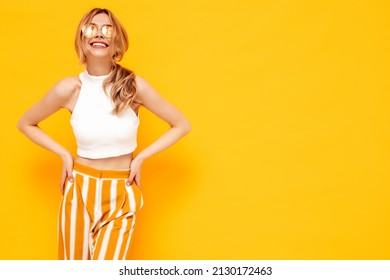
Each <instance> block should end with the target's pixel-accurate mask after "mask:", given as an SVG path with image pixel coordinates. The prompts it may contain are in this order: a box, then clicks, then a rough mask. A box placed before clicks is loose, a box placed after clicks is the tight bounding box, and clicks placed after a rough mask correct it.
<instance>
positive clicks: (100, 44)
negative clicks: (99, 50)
mask: <svg viewBox="0 0 390 280" xmlns="http://www.w3.org/2000/svg"><path fill="white" fill-rule="evenodd" d="M92 46H93V47H95V46H100V47H105V46H106V45H105V44H103V43H93V44H92Z"/></svg>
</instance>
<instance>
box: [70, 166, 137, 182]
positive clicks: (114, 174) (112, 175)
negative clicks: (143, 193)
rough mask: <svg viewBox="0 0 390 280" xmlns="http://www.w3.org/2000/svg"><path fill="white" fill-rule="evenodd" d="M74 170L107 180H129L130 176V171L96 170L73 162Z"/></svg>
mask: <svg viewBox="0 0 390 280" xmlns="http://www.w3.org/2000/svg"><path fill="white" fill-rule="evenodd" d="M73 170H74V171H76V172H77V173H81V174H83V175H87V176H91V177H95V178H106V179H117V178H128V177H129V175H130V169H114V170H111V169H110V170H106V169H96V168H93V167H90V166H86V165H82V164H80V163H78V162H73Z"/></svg>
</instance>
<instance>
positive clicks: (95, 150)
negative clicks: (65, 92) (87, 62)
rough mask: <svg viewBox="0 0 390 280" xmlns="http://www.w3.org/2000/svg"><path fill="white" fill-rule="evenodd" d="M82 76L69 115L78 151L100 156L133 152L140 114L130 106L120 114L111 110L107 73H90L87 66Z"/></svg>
mask: <svg viewBox="0 0 390 280" xmlns="http://www.w3.org/2000/svg"><path fill="white" fill-rule="evenodd" d="M79 77H80V80H81V89H80V93H79V96H78V99H77V102H76V105H75V107H74V109H73V113H72V117H71V118H70V123H71V125H72V128H73V133H74V135H75V137H76V142H77V155H79V156H80V157H85V158H92V159H97V158H107V157H115V156H120V155H124V154H128V153H131V152H133V151H134V150H135V148H136V147H137V130H138V125H139V118H138V116H137V115H136V114H135V112H134V111H133V110H132V109H131V108H130V107H128V108H125V109H124V110H123V111H122V112H120V113H119V114H118V115H115V114H113V113H112V109H113V108H114V105H113V102H112V100H111V98H110V97H109V95H108V94H106V93H105V92H104V90H103V87H102V84H103V81H104V79H105V78H107V77H108V75H105V76H91V75H89V74H88V72H87V70H85V71H84V72H82V73H80V75H79ZM107 91H108V93H109V91H110V87H108V89H107Z"/></svg>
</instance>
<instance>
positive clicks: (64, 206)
mask: <svg viewBox="0 0 390 280" xmlns="http://www.w3.org/2000/svg"><path fill="white" fill-rule="evenodd" d="M129 172H130V171H129V170H97V169H94V168H91V167H88V166H84V165H81V164H79V163H77V162H75V163H74V166H73V178H74V180H73V182H70V181H68V180H67V181H66V185H65V190H64V195H63V197H62V201H61V205H60V213H59V214H60V215H59V227H58V228H59V230H58V257H59V259H66V260H90V259H92V260H101V259H110V260H117V259H128V258H129V247H130V243H131V236H132V233H133V230H134V226H135V219H136V214H137V212H138V210H139V209H140V208H141V207H142V205H143V198H142V192H141V190H140V189H139V188H138V187H137V185H136V184H135V183H133V184H132V185H131V186H126V180H127V178H128V177H129Z"/></svg>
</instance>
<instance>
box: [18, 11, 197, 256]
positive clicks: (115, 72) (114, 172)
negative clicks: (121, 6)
mask: <svg viewBox="0 0 390 280" xmlns="http://www.w3.org/2000/svg"><path fill="white" fill-rule="evenodd" d="M75 47H76V51H77V53H78V56H79V58H80V61H81V62H82V63H84V64H85V65H86V69H85V70H84V72H82V73H80V75H78V76H76V77H68V78H65V79H63V80H61V81H59V82H58V83H57V84H55V85H54V86H53V88H52V89H50V90H49V92H48V93H47V94H46V95H45V96H44V97H43V98H42V99H41V100H39V101H38V102H37V103H36V104H35V105H33V106H32V107H31V108H30V109H29V110H28V111H27V112H26V113H25V114H24V115H23V116H22V117H21V119H20V120H19V122H18V128H19V129H20V131H21V132H23V133H24V134H25V135H26V136H27V137H28V138H30V139H31V140H32V141H34V142H35V143H37V144H38V145H40V146H42V147H44V148H46V149H48V150H49V151H51V152H54V153H56V154H57V155H59V156H60V157H61V159H62V162H63V168H62V177H61V182H60V187H61V192H62V194H63V197H62V201H61V207H60V217H59V258H60V259H127V258H128V257H129V246H130V240H131V235H132V232H133V229H134V225H135V218H136V213H137V211H138V210H139V209H140V208H141V207H142V204H143V198H142V193H141V189H140V187H141V165H142V163H143V162H144V160H145V159H147V158H149V157H150V156H152V155H154V154H156V153H158V152H160V151H162V150H164V149H166V148H168V147H169V146H171V145H172V144H174V143H175V142H176V141H178V140H179V139H180V138H181V137H183V136H184V135H185V134H187V133H188V132H189V131H190V130H191V127H190V124H189V122H188V121H187V119H186V118H185V117H184V116H183V115H182V114H181V113H180V112H179V110H178V109H176V108H175V107H174V106H173V105H171V104H170V103H169V102H168V101H166V100H165V99H163V98H162V97H161V96H160V95H159V94H158V93H157V92H156V91H155V90H154V89H153V88H152V87H151V86H150V85H149V84H148V83H147V81H146V80H145V79H143V78H142V77H140V76H137V75H135V74H134V73H133V72H132V71H130V70H127V69H125V68H123V67H122V66H120V65H119V64H117V62H119V61H120V60H121V59H122V57H123V55H124V53H125V51H126V50H127V48H128V39H127V35H126V32H125V30H124V28H123V26H122V25H121V24H120V22H119V21H118V19H117V18H116V17H115V16H114V15H113V14H112V12H111V11H109V10H107V9H99V8H95V9H92V10H91V11H89V12H88V13H86V14H85V15H84V17H83V18H82V19H81V21H80V24H79V26H78V28H77V33H76V40H75ZM141 106H144V107H145V108H147V109H148V110H150V111H151V112H153V113H154V114H156V115H157V116H158V117H160V118H161V119H162V120H164V121H166V122H167V123H168V124H170V126H171V128H170V129H169V130H168V131H167V132H166V133H164V134H163V135H162V136H161V137H160V138H158V139H157V140H156V141H155V142H154V143H152V144H151V145H150V146H148V147H146V148H145V149H143V150H142V151H140V152H139V153H138V154H137V155H136V156H134V157H133V151H134V150H135V148H136V145H137V142H136V134H137V129H138V124H139V119H138V110H139V108H140V107H141ZM61 108H66V109H68V110H69V111H70V112H71V114H72V116H71V120H70V121H71V124H72V128H73V132H74V134H75V137H76V142H77V156H76V157H75V158H73V157H72V154H71V153H70V152H69V151H68V150H66V149H65V148H64V147H62V146H61V145H60V144H58V143H57V142H56V141H55V140H53V139H52V138H51V137H49V136H48V135H47V134H46V133H45V132H44V131H43V130H41V129H40V128H39V126H38V124H39V122H41V121H42V120H44V119H45V118H47V117H48V116H50V115H51V114H53V113H54V112H56V111H58V110H59V109H61Z"/></svg>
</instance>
